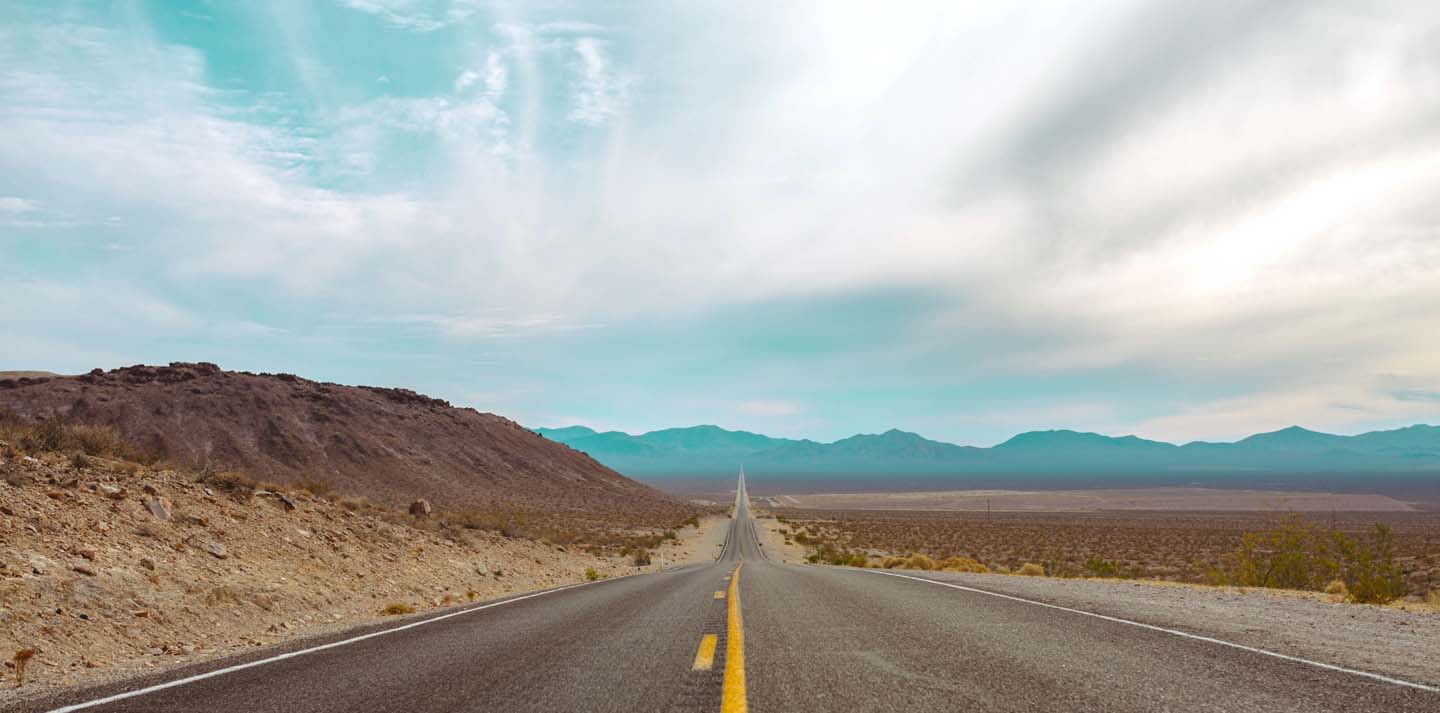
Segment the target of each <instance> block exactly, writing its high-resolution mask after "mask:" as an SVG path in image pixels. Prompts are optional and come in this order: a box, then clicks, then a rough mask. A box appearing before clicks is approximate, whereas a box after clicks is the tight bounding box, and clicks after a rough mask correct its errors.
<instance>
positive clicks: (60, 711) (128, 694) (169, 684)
mask: <svg viewBox="0 0 1440 713" xmlns="http://www.w3.org/2000/svg"><path fill="white" fill-rule="evenodd" d="M640 574H648V573H645V572H642V573H640ZM635 576H639V575H636V574H627V575H624V576H622V577H610V578H607V579H602V580H599V581H595V582H579V583H577V584H568V585H566V586H563V587H556V588H555V589H546V590H543V591H539V592H531V593H529V594H523V595H521V596H518V597H514V598H511V599H505V600H502V601H498V602H490V603H489V604H481V605H479V606H474V607H470V608H469V609H461V610H459V611H453V612H449V613H446V614H440V615H439V616H433V617H430V618H429V619H421V620H420V621H412V622H410V623H409V624H401V625H400V626H397V627H394V628H390V629H382V630H380V631H372V632H370V633H368V634H361V635H360V636H355V637H351V638H349V639H344V640H341V641H332V642H330V643H328V644H321V645H320V646H312V647H310V648H308V649H300V650H298V651H287V652H285V653H283V654H277V655H275V656H271V657H269V658H264V659H259V660H257V661H248V662H246V663H242V664H236V665H234V666H226V667H224V668H217V669H215V670H214V671H206V672H205V673H197V674H195V675H194V676H187V677H185V678H180V679H176V680H174V681H166V682H165V683H157V684H155V685H153V686H146V687H145V688H139V689H136V690H133V691H125V692H123V693H116V694H114V695H112V696H106V697H104V698H97V699H95V700H93V701H86V702H84V703H75V704H73V705H68V706H62V707H60V708H55V709H52V710H50V711H49V712H48V713H69V712H70V711H78V710H83V709H86V708H93V707H95V706H103V705H105V704H107V703H114V702H115V701H123V700H125V699H126V698H134V697H136V696H143V695H145V694H148V693H154V692H156V691H162V690H164V689H167V688H175V687H176V686H183V685H185V684H187V683H194V682H196V681H203V680H205V679H207V678H214V677H216V676H223V675H225V674H227V673H234V672H236V671H241V670H244V669H247V668H254V667H256V666H263V665H265V664H268V663H275V662H276V661H284V660H285V659H291V658H295V657H297V656H304V655H305V654H313V653H315V652H316V651H324V650H326V649H334V648H339V647H341V646H346V645H349V644H353V643H355V642H357V641H364V640H366V639H373V638H375V637H377V636H384V635H386V634H393V633H395V632H397V631H404V630H406V629H414V628H415V627H417V626H424V625H426V624H433V623H435V622H437V621H443V620H445V619H449V618H451V617H456V616H461V615H463V614H469V613H471V612H477V611H480V610H482V609H489V608H491V607H498V606H503V605H505V604H513V603H515V602H519V601H524V600H526V599H533V598H535V597H543V596H545V595H547V594H555V593H557V592H563V591H565V590H567V589H574V588H576V587H583V586H586V585H588V584H600V583H602V582H616V581H619V580H622V579H626V578H628V577H635Z"/></svg>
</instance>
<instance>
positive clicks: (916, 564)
mask: <svg viewBox="0 0 1440 713" xmlns="http://www.w3.org/2000/svg"><path fill="white" fill-rule="evenodd" d="M901 566H902V567H904V568H905V569H924V570H930V569H935V560H932V559H930V558H929V557H926V556H925V555H910V556H909V557H907V558H906V559H905V564H903V565H901Z"/></svg>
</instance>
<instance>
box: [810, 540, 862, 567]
mask: <svg viewBox="0 0 1440 713" xmlns="http://www.w3.org/2000/svg"><path fill="white" fill-rule="evenodd" d="M805 560H806V561H807V562H810V563H811V564H829V565H836V566H839V567H864V566H865V565H866V564H868V563H869V561H870V558H869V557H868V556H866V555H865V553H864V552H850V551H848V550H843V549H838V548H836V547H834V546H832V545H830V544H824V545H820V546H819V547H817V548H816V549H815V551H814V552H812V553H810V555H809V556H807V557H806V558H805Z"/></svg>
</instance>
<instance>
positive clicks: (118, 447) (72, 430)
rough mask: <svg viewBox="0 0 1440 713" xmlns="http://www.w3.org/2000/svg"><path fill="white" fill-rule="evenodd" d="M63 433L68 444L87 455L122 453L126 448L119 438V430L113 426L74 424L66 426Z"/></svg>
mask: <svg viewBox="0 0 1440 713" xmlns="http://www.w3.org/2000/svg"><path fill="white" fill-rule="evenodd" d="M65 433H66V440H67V441H68V442H69V445H71V446H73V447H75V448H78V449H80V450H81V451H83V452H85V453H86V454H88V455H92V456H113V455H122V454H124V452H125V450H126V448H125V444H124V442H123V441H121V440H120V431H119V430H117V429H116V428H115V427H114V426H88V425H84V424H76V425H72V426H66V428H65Z"/></svg>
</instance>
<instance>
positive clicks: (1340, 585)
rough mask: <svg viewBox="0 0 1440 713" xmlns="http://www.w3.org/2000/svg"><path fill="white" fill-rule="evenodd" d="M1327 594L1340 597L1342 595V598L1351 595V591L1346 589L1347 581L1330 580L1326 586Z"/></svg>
mask: <svg viewBox="0 0 1440 713" xmlns="http://www.w3.org/2000/svg"><path fill="white" fill-rule="evenodd" d="M1325 593H1326V594H1339V595H1341V596H1348V595H1349V594H1350V590H1349V589H1347V588H1346V587H1345V580H1343V579H1332V580H1330V583H1329V584H1327V585H1325Z"/></svg>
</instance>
